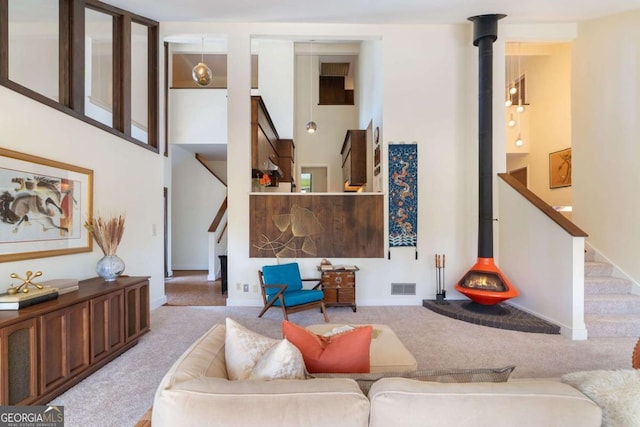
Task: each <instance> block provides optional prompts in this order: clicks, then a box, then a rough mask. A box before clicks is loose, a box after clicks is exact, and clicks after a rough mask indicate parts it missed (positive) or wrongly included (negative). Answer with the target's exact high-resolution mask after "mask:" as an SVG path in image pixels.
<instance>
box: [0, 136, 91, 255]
mask: <svg viewBox="0 0 640 427" xmlns="http://www.w3.org/2000/svg"><path fill="white" fill-rule="evenodd" d="M92 206H93V170H91V169H85V168H82V167H78V166H73V165H70V164H67V163H62V162H59V161H55V160H49V159H45V158H43V157H38V156H33V155H29V154H24V153H19V152H17V151H12V150H8V149H4V148H0V262H8V261H17V260H23V259H32V258H44V257H51V256H59V255H68V254H75V253H81V252H91V251H92V250H93V240H92V238H91V234H90V233H89V231H88V230H87V229H86V228H85V227H84V221H85V220H86V218H91V217H92V216H93V213H92Z"/></svg>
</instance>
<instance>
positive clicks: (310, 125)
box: [307, 40, 318, 133]
mask: <svg viewBox="0 0 640 427" xmlns="http://www.w3.org/2000/svg"><path fill="white" fill-rule="evenodd" d="M317 129H318V125H317V124H316V122H314V121H313V40H311V41H310V42H309V122H308V123H307V132H309V133H315V131H316V130H317Z"/></svg>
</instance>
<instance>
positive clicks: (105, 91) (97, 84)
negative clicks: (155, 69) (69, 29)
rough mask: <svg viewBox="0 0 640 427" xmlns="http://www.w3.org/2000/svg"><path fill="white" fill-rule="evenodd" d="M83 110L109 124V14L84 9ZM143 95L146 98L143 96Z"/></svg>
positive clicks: (111, 37) (110, 63) (110, 21)
mask: <svg viewBox="0 0 640 427" xmlns="http://www.w3.org/2000/svg"><path fill="white" fill-rule="evenodd" d="M85 64H86V66H85V103H84V113H85V115H86V116H88V117H91V118H93V119H95V120H97V121H99V122H100V123H104V124H105V125H108V126H113V17H112V16H111V15H107V14H105V13H101V12H98V11H95V10H92V9H86V10H85ZM145 99H146V98H145Z"/></svg>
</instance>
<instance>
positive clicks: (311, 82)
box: [309, 40, 313, 121]
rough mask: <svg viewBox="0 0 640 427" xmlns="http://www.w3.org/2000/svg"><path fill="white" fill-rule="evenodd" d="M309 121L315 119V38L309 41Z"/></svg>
mask: <svg viewBox="0 0 640 427" xmlns="http://www.w3.org/2000/svg"><path fill="white" fill-rule="evenodd" d="M309 121H313V40H312V41H310V42H309Z"/></svg>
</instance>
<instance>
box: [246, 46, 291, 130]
mask: <svg viewBox="0 0 640 427" xmlns="http://www.w3.org/2000/svg"><path fill="white" fill-rule="evenodd" d="M255 41H256V45H257V49H258V61H259V64H258V68H259V70H260V71H259V76H258V78H259V81H258V91H257V92H258V94H259V95H260V96H262V100H263V101H264V103H265V105H266V107H267V110H268V111H269V116H271V120H273V125H274V126H275V127H276V130H277V131H278V136H279V137H280V138H282V139H291V138H293V128H294V126H293V117H294V113H293V112H294V80H295V79H294V73H295V55H294V49H293V41H291V40H263V39H258V40H255Z"/></svg>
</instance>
